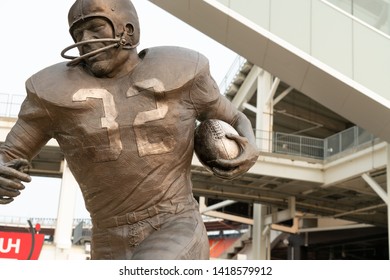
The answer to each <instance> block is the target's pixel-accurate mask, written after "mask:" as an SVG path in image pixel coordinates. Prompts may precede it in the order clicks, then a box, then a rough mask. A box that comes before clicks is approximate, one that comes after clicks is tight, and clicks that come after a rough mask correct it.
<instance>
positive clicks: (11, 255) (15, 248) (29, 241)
mask: <svg viewBox="0 0 390 280" xmlns="http://www.w3.org/2000/svg"><path fill="white" fill-rule="evenodd" d="M44 238H45V235H44V234H34V238H33V235H32V234H31V233H21V232H1V231H0V259H16V260H37V259H38V257H39V255H40V254H41V250H42V246H43V241H44ZM33 239H34V240H33Z"/></svg>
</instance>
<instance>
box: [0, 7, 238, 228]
mask: <svg viewBox="0 0 390 280" xmlns="http://www.w3.org/2000/svg"><path fill="white" fill-rule="evenodd" d="M73 2H74V1H73V0H34V1H32V0H19V1H11V0H8V1H6V0H5V1H0V11H1V13H2V16H1V17H0V34H1V36H2V38H1V42H2V43H1V45H0V55H1V59H0V61H1V67H0V69H1V70H0V71H1V75H0V94H10V95H25V89H24V83H25V81H26V80H27V79H28V77H30V76H31V75H32V74H34V73H36V72H38V71H39V70H41V69H43V68H45V67H47V66H49V65H52V64H55V63H57V62H60V61H63V60H64V59H63V58H62V57H61V56H60V53H61V51H62V50H63V49H64V48H65V47H67V46H69V45H71V44H72V43H73V41H72V39H71V37H70V35H69V32H68V23H67V14H68V10H69V8H70V6H71V5H72V4H73ZM132 2H133V4H134V6H135V7H136V9H137V12H138V17H139V20H140V26H141V43H140V46H139V47H138V51H140V50H142V49H145V48H150V47H154V46H161V45H171V46H182V47H187V48H191V49H194V50H196V51H199V52H201V53H203V54H204V55H205V56H206V57H207V58H208V59H209V60H210V70H211V74H212V76H213V77H214V79H215V80H216V82H217V83H218V84H219V83H220V82H221V81H222V80H223V78H224V77H225V75H226V73H227V72H228V70H229V68H230V66H231V64H232V63H233V61H234V59H235V58H236V56H237V55H236V54H235V53H234V52H232V51H230V50H228V49H227V48H225V47H223V46H222V45H220V44H219V43H217V42H216V41H214V40H212V39H210V38H209V37H207V36H205V35H203V34H202V33H200V32H198V31H197V30H195V29H194V28H192V27H190V26H189V25H187V24H186V23H184V22H181V21H180V20H178V19H176V18H175V17H173V16H172V15H170V14H168V13H167V12H165V11H163V10H162V9H160V8H159V7H157V6H155V5H154V4H152V3H150V2H149V1H147V0H133V1H132ZM60 186H61V180H60V179H48V178H42V177H33V180H32V182H31V183H28V184H26V189H25V190H24V191H23V192H22V194H21V195H20V196H19V197H17V198H16V199H15V201H14V202H13V203H11V204H8V205H5V206H4V205H2V206H0V221H1V219H2V217H42V218H55V217H56V215H57V209H58V198H59V193H60ZM88 217H89V215H88V213H87V211H86V210H85V208H84V203H83V200H82V197H81V193H80V192H78V194H77V205H76V209H75V218H88Z"/></svg>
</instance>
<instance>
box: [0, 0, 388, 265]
mask: <svg viewBox="0 0 390 280" xmlns="http://www.w3.org/2000/svg"><path fill="white" fill-rule="evenodd" d="M150 2H152V3H153V4H155V5H157V6H158V7H160V8H161V9H163V10H165V11H167V12H169V13H171V14H172V15H174V16H175V17H177V18H179V19H181V20H182V21H184V22H186V23H187V24H189V25H190V26H192V27H194V28H196V29H198V30H199V31H200V32H202V33H204V34H206V35H207V36H209V37H211V38H212V39H214V40H216V41H217V42H219V43H220V44H222V45H224V46H226V47H227V48H229V49H231V50H232V51H234V52H235V53H237V55H238V56H237V59H236V60H235V61H234V63H233V65H232V67H231V69H226V73H227V74H226V78H225V80H224V82H223V83H222V84H221V85H220V89H221V94H225V95H226V96H227V97H228V98H229V99H230V100H231V101H232V102H233V104H234V105H235V106H236V107H237V108H239V109H240V110H241V111H242V112H244V113H245V114H246V115H247V116H248V117H249V119H250V120H251V122H252V125H253V129H254V131H255V134H256V139H257V145H258V148H259V150H260V151H261V154H260V156H259V158H258V160H257V162H256V164H255V166H254V167H253V168H252V169H250V170H249V172H248V173H247V174H245V175H244V176H242V177H240V178H238V179H235V180H232V181H225V180H221V179H218V178H216V177H214V176H213V175H212V174H211V173H209V172H208V171H207V170H206V169H205V168H204V167H203V166H202V165H201V164H200V163H199V161H198V160H197V158H196V157H194V159H193V168H192V169H193V172H192V179H193V185H194V195H195V196H196V198H197V199H198V200H199V203H200V211H201V212H202V214H203V216H204V222H205V225H206V228H207V230H208V233H209V240H210V253H211V257H212V258H213V259H263V260H265V259H271V260H274V259H291V260H292V259H363V260H368V259H389V235H390V233H389V230H388V228H389V223H390V215H389V210H390V206H389V203H390V189H389V187H388V183H387V182H388V181H389V175H388V174H390V172H388V170H389V168H390V167H389V161H390V149H389V148H388V143H387V142H389V141H390V96H389V93H388V89H389V88H390V79H389V78H388V74H389V73H390V4H389V3H388V1H386V0H296V1H289V0H245V1H242V0H150ZM5 103H6V104H2V107H3V108H4V109H5V111H7V110H8V112H11V111H12V112H15V107H14V106H16V108H17V107H18V104H13V103H10V102H9V101H5ZM16 103H18V102H16ZM16 111H17V110H16ZM4 115H5V116H3V117H2V118H1V122H0V124H1V127H0V129H1V139H0V140H3V139H4V138H5V135H6V134H7V133H8V131H9V129H10V127H12V125H13V123H14V122H15V120H16V119H15V116H10V115H9V114H8V115H7V114H4ZM30 172H31V174H32V175H37V176H48V177H57V178H62V188H61V194H60V199H59V209H58V216H57V218H56V219H45V218H40V217H29V218H24V217H21V218H9V217H1V216H0V258H1V257H13V258H21V259H23V258H24V259H26V258H39V259H88V258H89V253H90V229H91V223H90V221H89V220H88V219H84V220H75V219H74V217H73V212H72V211H69V209H71V208H72V207H73V205H74V203H75V201H74V193H75V191H76V189H77V184H76V182H75V180H74V178H73V176H72V175H71V173H70V171H69V169H68V167H67V164H66V162H64V158H63V155H62V153H61V152H60V150H59V148H58V145H57V144H56V142H55V141H51V142H49V143H48V145H47V146H46V147H45V148H44V149H43V150H42V152H41V153H40V154H39V155H38V156H37V158H36V159H35V160H34V161H33V163H32V168H31V170H30ZM16 252H18V254H16Z"/></svg>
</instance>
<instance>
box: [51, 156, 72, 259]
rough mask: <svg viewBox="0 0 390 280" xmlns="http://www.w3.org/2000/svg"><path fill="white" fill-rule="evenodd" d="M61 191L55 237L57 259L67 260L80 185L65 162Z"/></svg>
mask: <svg viewBox="0 0 390 280" xmlns="http://www.w3.org/2000/svg"><path fill="white" fill-rule="evenodd" d="M63 164H64V167H63V175H62V182H61V191H60V198H59V205H58V213H57V225H56V230H55V235H54V243H55V245H56V259H66V258H67V257H68V251H69V250H70V249H71V247H72V241H71V239H72V230H73V219H74V210H75V206H76V197H77V187H78V184H77V182H76V180H75V178H74V177H73V174H72V173H71V172H70V170H69V167H68V164H67V163H66V161H64V163H63Z"/></svg>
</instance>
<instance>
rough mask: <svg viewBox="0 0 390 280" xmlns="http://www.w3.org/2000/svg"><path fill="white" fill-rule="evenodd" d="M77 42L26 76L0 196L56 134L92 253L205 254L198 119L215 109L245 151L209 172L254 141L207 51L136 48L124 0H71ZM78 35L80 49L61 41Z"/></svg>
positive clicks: (238, 165) (6, 147)
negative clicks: (198, 195)
mask: <svg viewBox="0 0 390 280" xmlns="http://www.w3.org/2000/svg"><path fill="white" fill-rule="evenodd" d="M68 20H69V26H70V34H71V36H72V37H73V39H74V41H75V44H74V45H72V46H70V47H68V48H66V49H65V50H64V51H63V52H62V55H63V57H65V58H71V59H72V61H70V62H69V63H64V62H61V63H58V64H55V65H53V66H50V67H48V68H46V69H43V70H41V71H40V72H38V73H36V74H34V75H33V76H32V77H30V78H29V79H28V80H27V82H26V90H27V97H26V99H25V100H24V102H23V104H22V107H21V109H20V113H19V116H18V120H17V122H16V124H15V126H14V127H13V128H12V129H11V131H10V133H9V134H8V136H7V138H6V140H5V142H4V144H3V145H2V146H1V149H0V163H1V164H0V203H1V204H8V203H10V202H11V201H12V200H13V199H14V198H15V197H17V196H18V195H19V194H20V191H21V190H22V189H23V188H24V185H23V182H29V181H30V179H31V178H30V177H29V175H27V174H25V172H24V170H23V169H24V167H25V166H26V165H28V163H29V162H30V161H31V160H32V159H33V158H34V156H35V155H36V154H37V153H38V152H39V151H40V149H41V148H42V147H43V146H44V145H45V144H46V143H47V141H48V140H49V139H51V138H55V139H56V140H57V141H58V143H59V145H60V148H61V150H62V151H63V153H64V155H65V159H66V160H67V162H68V164H69V167H70V169H71V171H72V173H73V175H74V176H75V178H76V180H77V182H78V183H79V185H80V188H81V191H82V194H83V197H84V200H85V205H86V208H87V210H88V211H89V212H90V215H91V218H92V222H93V234H92V253H91V255H92V259H208V258H209V245H208V238H207V232H206V230H205V227H204V224H203V222H202V219H201V215H200V213H199V210H198V205H197V202H196V200H195V199H194V198H193V194H192V184H191V174H190V172H191V160H192V156H193V148H194V130H195V124H196V122H195V121H196V120H199V121H202V120H206V119H210V118H215V119H220V120H223V121H225V122H227V123H229V124H231V125H232V126H233V127H234V128H235V129H236V130H237V131H238V133H239V134H240V135H241V136H230V137H231V138H232V139H234V140H235V141H237V142H238V143H239V145H240V146H241V147H242V152H241V154H240V156H238V157H237V158H235V159H232V160H224V161H222V160H221V162H220V163H219V164H220V168H216V167H214V168H213V172H214V174H215V175H216V176H220V177H222V178H226V179H229V178H234V177H236V176H238V175H240V174H243V173H244V172H246V171H247V170H248V169H249V168H250V167H251V166H252V165H253V164H254V162H255V161H256V159H257V156H258V153H257V150H256V148H255V139H254V135H253V132H252V127H251V124H250V122H249V120H248V119H247V118H246V117H245V116H244V115H243V114H242V113H241V112H239V111H237V110H236V109H235V108H234V107H233V106H232V105H231V103H230V102H229V101H228V100H227V99H226V98H225V97H223V96H222V95H220V93H219V91H218V87H217V85H216V84H215V82H214V80H213V79H212V77H211V76H210V73H209V65H208V61H207V59H206V58H205V57H204V56H202V55H201V54H199V53H197V52H195V51H192V50H188V49H183V48H179V47H155V48H150V49H145V50H143V51H141V52H139V53H138V52H137V49H136V47H137V45H138V43H139V38H140V28H139V22H138V17H137V13H136V10H135V8H134V7H133V5H132V3H131V2H130V1H129V0H77V1H76V2H75V3H74V4H73V6H72V7H71V8H70V11H69V17H68ZM74 47H77V48H78V50H79V52H80V57H70V56H68V55H67V54H66V53H67V51H68V50H69V49H72V48H74Z"/></svg>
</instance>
